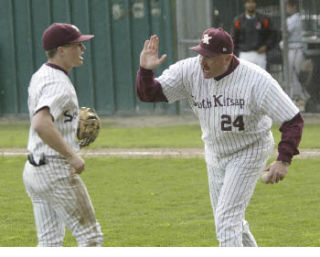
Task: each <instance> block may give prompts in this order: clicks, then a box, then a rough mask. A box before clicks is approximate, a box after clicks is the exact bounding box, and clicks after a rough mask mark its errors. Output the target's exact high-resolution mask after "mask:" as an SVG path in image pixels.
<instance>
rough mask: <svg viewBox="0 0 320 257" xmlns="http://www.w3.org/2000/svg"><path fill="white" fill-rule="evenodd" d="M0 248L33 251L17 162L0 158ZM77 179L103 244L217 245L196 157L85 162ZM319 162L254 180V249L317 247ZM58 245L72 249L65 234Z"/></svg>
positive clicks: (29, 214)
mask: <svg viewBox="0 0 320 257" xmlns="http://www.w3.org/2000/svg"><path fill="white" fill-rule="evenodd" d="M0 161H1V180H0V209H1V212H0V222H1V223H0V230H1V233H0V246H35V245H36V243H37V242H36V231H35V226H34V220H33V213H32V205H31V202H30V200H29V198H28V197H27V195H26V193H25V191H24V186H23V182H22V169H23V165H24V162H25V159H24V158H23V157H8V158H7V157H6V158H5V157H0ZM86 163H87V170H86V171H85V172H84V174H83V175H82V178H83V180H84V181H85V183H86V185H87V188H88V190H89V193H90V195H91V198H92V201H93V204H94V207H95V210H96V216H97V218H98V220H99V222H100V224H101V227H102V230H103V233H104V235H105V240H104V246H217V245H218V242H217V240H216V238H215V234H214V223H213V217H212V211H211V207H210V202H209V195H208V186H207V178H206V168H205V163H204V161H203V160H202V159H170V158H169V159H146V158H137V159H122V158H92V159H86ZM319 180H320V173H319V161H318V160H311V159H309V160H295V161H294V162H293V164H292V166H291V167H290V172H289V174H288V176H287V178H286V179H285V180H284V181H282V182H281V183H280V184H277V185H265V184H262V183H261V182H258V185H257V188H256V191H255V194H254V196H253V198H252V200H251V203H250V205H249V207H248V209H247V215H246V217H247V220H248V221H249V223H250V226H251V230H252V232H253V234H254V235H255V237H256V239H257V242H258V244H259V245H260V246H320V223H319V221H318V216H319V213H320V204H319V195H320V188H319V182H318V181H319ZM65 246H76V242H75V239H74V238H73V237H72V236H71V234H70V232H68V233H66V238H65Z"/></svg>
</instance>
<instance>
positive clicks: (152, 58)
mask: <svg viewBox="0 0 320 257" xmlns="http://www.w3.org/2000/svg"><path fill="white" fill-rule="evenodd" d="M166 57H167V55H166V54H164V55H162V56H161V57H160V58H159V38H158V36H157V35H153V36H151V37H150V39H149V40H146V41H145V42H144V46H143V49H142V51H141V54H140V66H141V67H142V68H144V69H147V70H154V69H155V68H157V67H159V66H160V65H161V64H162V63H163V62H164V60H165V59H166Z"/></svg>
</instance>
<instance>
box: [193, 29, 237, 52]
mask: <svg viewBox="0 0 320 257" xmlns="http://www.w3.org/2000/svg"><path fill="white" fill-rule="evenodd" d="M190 49H191V50H193V51H196V52H197V53H199V54H201V55H203V56H208V57H215V56H217V55H220V54H232V53H233V41H232V37H231V36H230V34H229V33H228V32H226V31H224V30H223V29H222V28H208V29H206V30H205V31H204V32H203V33H202V37H201V41H200V44H199V45H197V46H194V47H191V48H190Z"/></svg>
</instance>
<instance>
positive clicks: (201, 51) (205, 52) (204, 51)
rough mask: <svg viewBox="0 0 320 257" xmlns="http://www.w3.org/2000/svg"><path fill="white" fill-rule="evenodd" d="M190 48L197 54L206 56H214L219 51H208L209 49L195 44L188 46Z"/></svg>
mask: <svg viewBox="0 0 320 257" xmlns="http://www.w3.org/2000/svg"><path fill="white" fill-rule="evenodd" d="M190 50H193V51H195V52H197V53H198V54H201V55H203V56H207V57H215V56H218V55H220V54H221V53H216V52H213V51H210V50H209V49H206V48H203V47H201V45H196V46H194V47H190Z"/></svg>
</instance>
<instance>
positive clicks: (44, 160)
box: [28, 153, 47, 167]
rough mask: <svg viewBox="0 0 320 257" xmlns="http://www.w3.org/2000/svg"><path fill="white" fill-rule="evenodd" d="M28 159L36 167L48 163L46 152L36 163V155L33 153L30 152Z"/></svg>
mask: <svg viewBox="0 0 320 257" xmlns="http://www.w3.org/2000/svg"><path fill="white" fill-rule="evenodd" d="M28 161H29V163H30V164H31V165H33V166H36V167H39V166H42V165H45V164H46V163H47V161H46V156H45V155H44V154H42V155H41V158H40V160H39V163H36V161H35V160H34V157H33V154H32V153H30V154H28Z"/></svg>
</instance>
